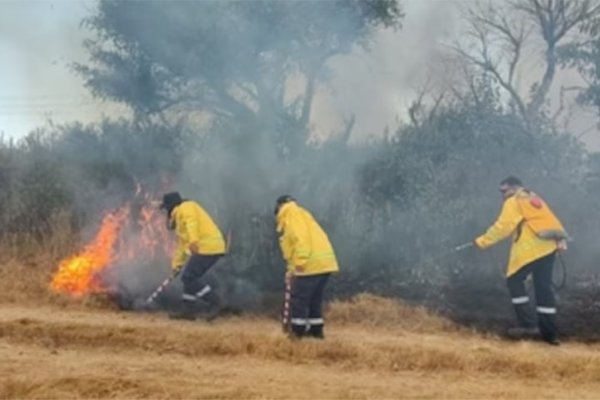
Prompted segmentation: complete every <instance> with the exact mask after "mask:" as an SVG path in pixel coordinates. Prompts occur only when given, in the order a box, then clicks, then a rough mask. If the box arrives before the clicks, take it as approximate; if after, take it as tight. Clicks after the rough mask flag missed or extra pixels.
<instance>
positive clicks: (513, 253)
mask: <svg viewBox="0 0 600 400" xmlns="http://www.w3.org/2000/svg"><path fill="white" fill-rule="evenodd" d="M510 235H512V238H513V243H512V247H511V249H510V256H509V260H508V265H507V268H506V275H507V276H511V275H513V274H514V273H515V272H517V271H518V270H520V269H521V268H523V267H524V266H525V265H527V264H529V263H531V262H532V261H535V260H537V259H538V258H542V257H544V256H546V255H548V254H550V253H552V252H554V251H556V249H557V240H561V239H564V238H566V237H567V234H566V232H565V230H564V228H563V226H562V224H561V223H560V221H559V220H558V218H557V217H556V216H555V215H554V213H553V212H552V210H551V209H550V207H548V205H547V204H546V203H545V202H544V201H543V200H542V199H541V198H540V197H538V196H537V195H535V194H534V193H533V192H530V191H528V190H526V189H519V190H518V191H517V192H516V193H515V194H514V195H513V196H511V197H509V198H508V199H506V200H505V201H504V204H503V205H502V211H501V212H500V215H499V216H498V219H497V220H496V222H495V223H494V224H493V225H492V226H491V227H490V228H489V229H488V230H487V231H486V232H485V233H484V234H483V235H481V236H479V237H478V238H477V239H475V242H476V243H477V245H478V246H479V247H480V248H482V249H485V248H487V247H490V246H493V245H494V244H496V243H498V242H500V241H502V240H504V239H506V238H507V237H508V236H510Z"/></svg>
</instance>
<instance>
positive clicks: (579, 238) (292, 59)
mask: <svg viewBox="0 0 600 400" xmlns="http://www.w3.org/2000/svg"><path fill="white" fill-rule="evenodd" d="M369 4H374V3H373V2H362V1H356V2H339V3H338V2H259V3H249V2H217V1H214V2H210V1H209V2H170V3H168V4H167V3H162V2H120V1H101V2H99V3H98V8H97V9H95V10H94V11H93V14H92V17H91V18H90V19H88V20H86V23H85V24H84V26H86V27H87V28H88V29H89V31H90V32H91V33H90V36H91V37H94V38H95V42H88V43H87V49H88V51H89V54H90V56H91V59H90V61H89V62H85V63H82V64H78V65H76V66H75V68H74V69H75V70H76V71H77V72H78V73H79V74H80V76H81V77H83V78H84V79H85V81H86V84H87V86H88V88H89V89H90V90H91V91H92V92H93V93H94V94H95V95H97V96H98V97H99V98H104V99H108V100H111V101H116V102H120V103H122V104H126V105H127V106H128V107H129V108H130V109H131V111H132V114H133V115H134V118H133V120H132V121H129V120H121V121H118V122H114V121H113V122H105V123H103V124H101V125H99V126H97V127H82V126H79V125H71V126H67V127H63V128H60V129H58V128H57V129H58V130H59V131H60V132H59V133H60V135H58V136H57V137H55V138H52V140H49V141H48V143H49V144H47V143H42V144H41V145H40V146H39V147H40V148H44V146H47V147H49V148H51V149H52V152H51V153H49V154H51V155H50V156H44V157H50V158H51V159H52V157H55V158H56V159H52V160H53V161H54V164H52V165H53V166H54V167H55V168H56V171H57V173H58V176H62V177H64V179H65V182H66V183H65V184H64V188H63V187H61V190H63V189H64V192H65V193H68V199H69V200H70V201H71V203H69V204H74V205H75V206H76V209H77V210H78V212H79V213H80V214H81V215H97V214H98V213H99V212H100V211H102V210H106V209H111V208H114V207H118V206H119V205H120V204H122V203H123V202H125V201H128V200H130V199H131V198H132V197H133V193H135V191H136V187H137V184H141V185H142V187H143V188H144V190H146V191H148V192H149V193H151V194H153V195H154V197H155V198H159V197H160V195H161V194H162V193H163V192H166V191H172V190H178V191H180V192H181V194H182V195H183V196H184V197H187V198H190V199H194V200H198V201H199V202H200V203H201V204H202V205H203V206H204V207H205V208H206V209H207V211H208V212H209V213H210V214H211V215H212V216H213V217H214V218H215V219H216V221H217V223H218V224H219V226H220V227H221V229H222V230H223V232H224V233H226V234H227V233H228V232H231V237H232V241H231V252H230V254H229V255H228V256H227V257H225V258H224V259H223V260H222V261H221V262H220V263H219V264H218V265H217V266H216V267H215V271H214V275H215V276H216V277H217V278H218V279H219V280H220V281H221V282H222V288H223V291H224V292H225V293H227V294H228V296H229V297H230V299H231V301H232V302H233V303H235V304H236V305H237V304H239V305H243V306H244V307H245V308H248V307H249V308H256V309H259V308H263V307H269V306H271V305H272V304H270V302H271V301H272V298H273V297H272V296H273V294H275V295H277V294H278V293H279V292H280V290H281V287H282V284H283V282H282V281H283V279H282V278H283V267H284V266H283V261H282V260H281V255H280V253H279V250H278V247H277V237H276V234H275V231H274V229H275V218H274V215H273V206H274V201H275V199H276V198H277V197H278V196H279V195H281V194H291V195H293V196H295V197H296V198H297V199H298V201H299V202H300V204H302V205H304V206H306V207H307V208H308V209H309V210H311V211H312V212H313V214H314V215H315V217H316V218H317V219H318V220H319V221H320V222H321V223H322V225H323V226H324V228H325V230H326V231H327V232H328V233H329V235H330V238H331V240H332V242H333V244H334V246H335V248H336V251H337V254H338V258H339V261H340V266H341V271H342V273H341V274H340V275H339V277H338V278H337V279H335V280H334V282H333V283H332V291H331V292H332V293H334V294H335V295H337V296H345V295H349V294H354V293H356V292H359V291H371V292H377V293H383V294H386V295H394V296H401V297H404V298H409V299H414V300H418V301H426V302H430V303H433V304H435V305H436V306H439V307H442V308H443V307H447V308H452V307H454V306H456V305H458V306H457V307H466V308H463V309H461V311H464V312H467V311H472V310H473V308H474V307H473V304H479V302H482V304H485V305H486V306H488V305H489V306H490V308H491V309H497V306H496V305H494V304H497V303H498V298H500V296H503V292H502V290H503V288H502V285H503V272H502V269H503V267H502V264H504V260H505V259H506V248H503V247H500V248H498V249H495V250H492V251H491V252H488V253H477V252H475V251H474V250H473V249H468V250H465V252H463V253H460V254H452V255H450V254H449V253H448V250H449V249H452V248H454V247H455V246H457V245H459V244H462V243H465V242H469V241H471V240H472V239H473V238H474V237H475V236H477V235H478V234H480V233H482V232H483V230H484V229H485V228H486V227H487V226H488V225H489V224H490V223H491V222H492V221H493V219H494V217H495V216H496V214H497V212H498V210H499V208H500V205H501V202H500V198H499V196H498V194H497V185H498V182H499V181H500V180H501V179H503V178H505V177H506V176H508V175H511V174H515V175H517V176H520V177H521V178H522V179H523V180H524V181H525V183H526V184H527V185H528V186H530V187H531V188H532V189H533V190H535V191H536V192H539V193H540V194H541V195H542V196H543V197H544V198H546V200H548V202H549V203H550V204H551V205H552V207H553V208H554V209H555V211H556V212H557V213H558V215H559V216H560V217H561V218H562V219H563V220H564V222H565V225H566V227H567V229H568V230H569V232H570V233H571V234H572V236H573V237H574V238H575V239H576V242H575V243H574V244H573V246H572V251H571V252H570V253H569V255H568V258H567V263H568V265H569V272H570V273H572V278H573V279H574V280H575V281H577V280H583V279H586V278H587V277H588V276H589V273H590V271H592V267H593V265H594V264H593V263H594V260H595V259H597V257H598V256H600V254H599V253H598V250H597V249H596V247H597V246H595V245H594V238H596V237H597V235H598V233H600V227H599V226H598V222H597V221H600V218H598V216H599V215H600V214H599V210H598V205H597V204H596V203H597V202H594V200H593V199H594V196H595V195H597V194H598V187H597V184H596V183H594V182H595V181H593V180H590V179H589V178H590V176H591V175H590V174H591V173H592V172H593V171H594V168H597V166H594V164H593V162H592V161H593V157H592V156H591V155H590V154H589V153H588V152H587V151H586V150H585V149H584V148H583V146H582V144H581V143H578V142H577V141H576V140H573V137H572V136H569V135H568V133H569V132H566V131H564V130H563V126H557V125H556V124H554V123H553V121H552V120H551V119H549V118H547V116H545V115H542V116H540V117H539V119H537V120H535V123H533V124H528V123H527V121H524V120H523V119H522V116H521V115H519V114H518V113H517V112H515V108H514V105H513V104H511V103H510V102H509V101H507V100H506V94H505V93H502V88H501V87H500V86H499V85H498V83H497V82H495V81H494V80H493V79H492V78H491V77H490V75H489V74H488V73H486V72H485V71H483V72H482V71H481V70H478V69H477V68H473V66H472V65H471V66H469V67H465V66H464V65H463V64H460V61H464V60H460V59H458V60H457V59H456V57H455V58H454V59H450V58H448V57H446V56H447V55H448V54H447V53H448V51H449V49H448V47H447V46H445V45H447V44H448V42H452V41H451V40H449V38H450V37H451V36H452V35H453V34H455V35H456V34H458V32H460V29H459V28H458V27H457V25H458V24H459V20H458V17H456V18H455V17H454V15H455V13H454V12H453V10H454V8H453V7H454V6H455V4H454V3H452V2H444V3H440V2H429V3H425V2H416V1H414V2H406V4H405V7H403V8H402V9H403V10H404V11H405V12H406V14H407V15H406V18H404V19H403V18H401V16H400V13H399V12H397V11H398V10H396V11H394V9H393V7H392V8H391V9H387V10H388V11H387V12H384V13H383V14H377V13H375V14H373V13H372V12H373V10H372V9H370V8H369V7H368V5H369ZM378 4H382V5H384V6H385V5H387V6H390V5H392V6H393V5H395V4H396V3H395V2H393V1H381V2H379V3H378ZM384 10H385V8H384ZM379 12H381V9H379ZM446 16H447V18H446ZM399 21H402V23H403V27H402V28H400V29H398V28H399V24H398V22H399ZM386 27H387V29H386ZM393 27H395V28H396V30H394V29H392V28H393ZM443 39H444V40H443ZM440 42H444V43H443V44H444V45H441V44H440ZM367 44H368V46H365V45H367ZM532 57H533V55H532ZM457 65H459V66H461V67H464V69H461V68H459V67H457ZM456 71H459V72H461V73H465V72H466V73H467V78H469V79H465V80H463V81H460V82H458V83H457V82H455V81H454V78H455V75H460V74H458V73H457V74H455V73H456ZM532 73H535V71H533V72H532ZM450 76H451V77H452V78H453V79H452V82H449V81H450ZM462 78H464V76H463V77H462ZM424 88H425V89H426V91H425V93H424V94H425V96H424V98H423V99H424V101H423V102H421V103H413V102H411V101H410V100H413V99H414V100H418V99H419V94H418V90H420V89H424ZM415 91H416V93H415ZM442 93H443V94H444V96H440V94H442ZM407 99H408V100H407ZM436 100H438V101H436ZM341 110H343V111H341ZM340 115H341V117H340ZM386 127H388V128H389V129H387V130H386V129H385V128H386ZM50 131H52V129H50ZM34 144H35V143H34ZM34 147H35V146H33V147H29V148H27V149H26V150H24V152H25V154H26V155H28V156H27V157H30V156H31V154H36V155H37V156H38V157H40V158H42V157H41V156H40V154H41V152H37V153H36V152H35V151H33V150H32V148H34ZM42 159H44V158H42ZM56 160H60V162H56ZM32 164H33V163H32ZM40 179H41V178H40ZM61 193H62V192H61ZM95 222H96V220H95V219H93V218H90V219H89V220H85V219H83V222H81V225H83V226H86V225H88V224H87V223H89V225H93V224H94V223H95ZM131 234H132V235H135V232H132V233H131ZM446 255H447V256H446ZM490 255H491V257H490ZM165 264H166V260H162V261H161V263H158V262H157V263H155V264H152V265H148V266H145V265H144V266H141V265H134V266H133V267H131V266H128V267H127V268H121V269H120V271H121V272H120V273H121V274H122V275H121V276H120V277H119V278H118V279H117V280H118V281H119V282H121V283H123V284H124V285H125V286H126V291H129V292H133V293H134V294H135V295H140V296H143V295H147V294H149V292H150V291H151V290H152V289H153V288H154V287H155V286H156V285H157V284H158V283H160V281H161V279H162V278H164V277H165V276H166V275H167V274H168V273H169V271H168V268H167V266H166V265H165ZM177 291H178V287H177V284H175V285H174V286H173V287H172V288H171V289H170V291H169V292H168V293H167V297H169V296H174V297H173V298H175V297H176V293H177ZM490 293H491V295H490ZM275 298H278V297H277V296H275ZM492 300H493V302H492ZM485 301H488V302H489V303H490V304H488V303H485ZM492 303H493V304H492ZM465 304H466V305H465ZM469 307H470V308H469ZM504 311H505V310H504Z"/></svg>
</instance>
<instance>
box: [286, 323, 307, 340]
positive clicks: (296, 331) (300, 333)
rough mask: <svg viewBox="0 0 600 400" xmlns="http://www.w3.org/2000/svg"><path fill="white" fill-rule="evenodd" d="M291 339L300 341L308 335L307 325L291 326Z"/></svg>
mask: <svg viewBox="0 0 600 400" xmlns="http://www.w3.org/2000/svg"><path fill="white" fill-rule="evenodd" d="M288 335H289V337H290V338H291V339H300V338H302V337H304V336H305V335H306V325H295V324H291V325H290V330H289V334H288Z"/></svg>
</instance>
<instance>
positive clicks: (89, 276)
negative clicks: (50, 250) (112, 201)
mask: <svg viewBox="0 0 600 400" xmlns="http://www.w3.org/2000/svg"><path fill="white" fill-rule="evenodd" d="M171 249H172V239H171V238H170V235H169V232H168V231H167V228H166V226H165V224H164V219H163V218H162V217H161V215H160V213H159V212H158V210H156V209H155V208H154V207H150V206H143V207H140V208H139V209H138V210H137V212H136V209H135V208H134V207H132V206H131V205H130V204H127V205H125V206H123V207H121V208H120V209H118V210H117V211H115V212H113V213H108V214H106V215H105V216H104V218H103V219H102V222H101V224H100V229H99V230H98V233H97V234H96V237H95V238H94V239H93V240H92V241H91V242H90V243H88V244H87V245H86V246H85V247H84V249H83V250H82V251H81V252H80V253H79V254H76V255H73V256H70V257H67V258H65V259H64V260H62V261H61V262H60V264H59V266H58V271H57V272H56V274H55V275H54V277H53V279H52V282H51V283H50V288H51V289H52V290H54V291H55V292H59V293H64V294H69V295H72V296H75V297H79V296H83V295H85V294H90V293H102V292H106V291H107V290H108V288H107V287H106V284H105V283H104V282H103V281H102V279H101V275H102V273H103V272H105V271H106V270H107V269H109V268H111V267H115V266H116V265H123V264H127V263H131V262H133V261H139V260H149V259H152V257H155V255H156V254H157V252H158V251H159V250H160V251H162V252H164V254H169V253H170V250H171Z"/></svg>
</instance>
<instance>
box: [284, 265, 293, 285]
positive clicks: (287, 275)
mask: <svg viewBox="0 0 600 400" xmlns="http://www.w3.org/2000/svg"><path fill="white" fill-rule="evenodd" d="M293 277H294V271H292V270H290V269H289V268H288V269H287V271H285V283H286V284H289V283H290V282H291V280H292V278H293Z"/></svg>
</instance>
